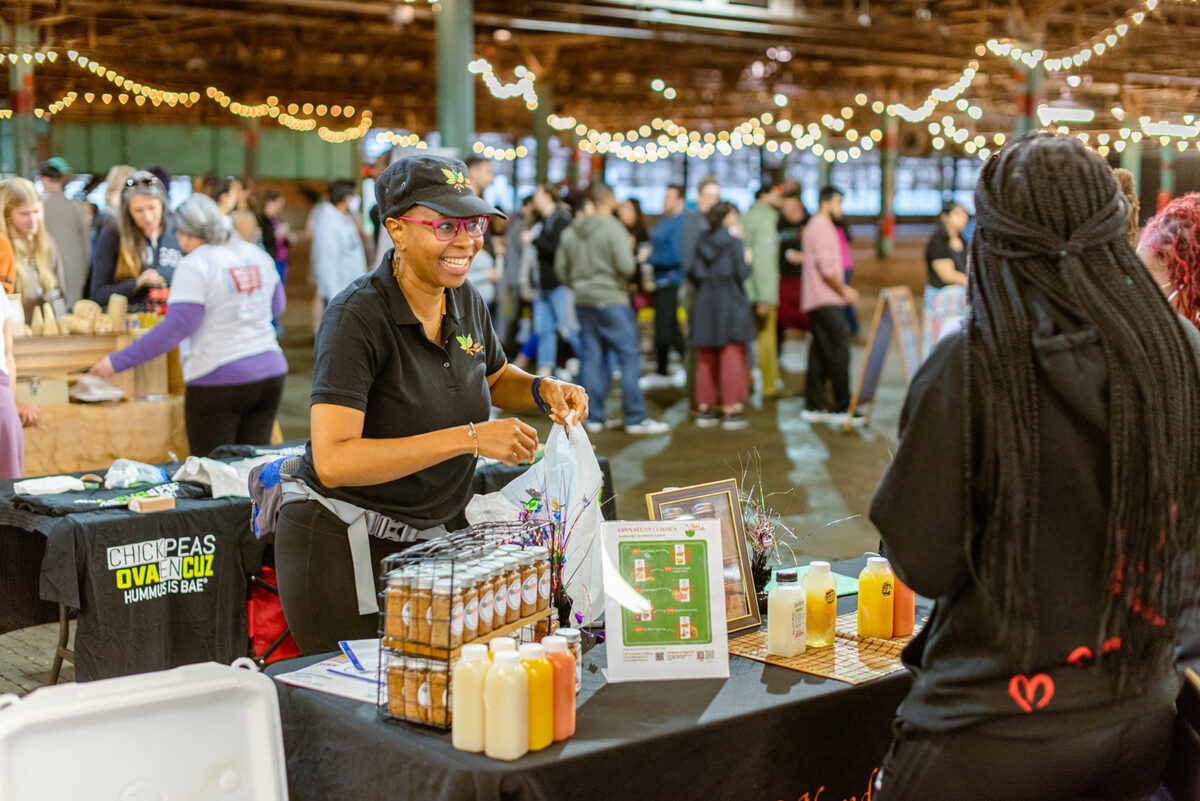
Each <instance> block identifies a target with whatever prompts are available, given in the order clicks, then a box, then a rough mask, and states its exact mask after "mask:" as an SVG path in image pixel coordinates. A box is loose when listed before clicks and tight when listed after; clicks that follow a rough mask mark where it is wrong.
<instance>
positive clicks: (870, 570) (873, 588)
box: [858, 556, 896, 640]
mask: <svg viewBox="0 0 1200 801" xmlns="http://www.w3.org/2000/svg"><path fill="white" fill-rule="evenodd" d="M895 581H896V577H895V576H893V575H892V568H891V566H890V565H889V564H888V560H886V559H884V558H883V557H882V556H872V557H869V558H868V559H867V566H866V567H864V568H863V571H862V572H861V573H859V574H858V636H860V637H878V638H880V639H884V640H888V639H891V637H892V593H893V590H894V587H895Z"/></svg>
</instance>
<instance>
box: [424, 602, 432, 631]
mask: <svg viewBox="0 0 1200 801" xmlns="http://www.w3.org/2000/svg"><path fill="white" fill-rule="evenodd" d="M425 622H426V623H428V624H429V625H430V626H432V625H433V604H430V605H429V606H427V607H425Z"/></svg>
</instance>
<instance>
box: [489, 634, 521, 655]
mask: <svg viewBox="0 0 1200 801" xmlns="http://www.w3.org/2000/svg"><path fill="white" fill-rule="evenodd" d="M488 647H489V648H491V650H492V653H493V654H499V653H501V652H503V651H516V650H517V641H516V640H514V639H513V638H512V637H496V638H494V639H493V640H492V641H491V643H489V644H488Z"/></svg>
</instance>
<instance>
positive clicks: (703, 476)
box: [0, 236, 925, 695]
mask: <svg viewBox="0 0 1200 801" xmlns="http://www.w3.org/2000/svg"><path fill="white" fill-rule="evenodd" d="M869 246H870V243H869V242H867V241H865V240H863V239H861V238H860V240H859V242H858V243H856V247H855V248H854V251H853V253H854V261H855V279H854V283H855V285H856V286H857V287H859V290H860V292H861V293H862V300H861V302H860V303H859V317H860V319H861V320H862V321H863V326H864V332H863V335H864V336H865V334H866V331H865V328H866V326H867V325H868V324H869V323H870V320H871V315H872V313H873V310H874V307H875V302H876V298H877V296H878V290H879V289H880V288H881V287H885V286H892V285H896V284H905V285H908V286H910V287H911V288H912V289H913V290H914V293H919V291H920V289H921V287H922V286H923V284H924V272H925V268H924V263H923V260H922V257H921V251H922V248H923V246H924V239H923V236H910V237H907V238H903V239H901V240H900V241H898V242H897V247H896V252H895V253H894V254H893V256H892V257H891V258H889V259H886V260H884V259H877V258H875V257H874V254H873V253H871V252H870V251H869ZM918 297H919V295H918ZM310 299H311V289H309V288H308V287H306V286H298V287H289V300H290V303H289V308H288V310H287V312H286V314H285V317H284V327H285V335H284V336H283V338H282V343H283V346H284V350H285V353H286V355H287V358H288V362H289V364H290V368H291V369H290V373H289V375H288V380H287V386H286V389H285V393H284V399H283V404H282V406H281V408H280V412H279V423H280V426H281V428H282V429H283V433H284V436H285V438H288V439H298V438H304V437H307V436H308V394H309V387H310V382H311V377H312V334H311V316H310V311H309V309H310ZM806 347H807V345H806V343H805V342H804V341H803V340H800V339H795V340H789V341H788V342H786V343H785V348H784V353H783V354H782V356H781V362H782V367H783V368H784V371H783V372H784V374H783V379H784V383H785V387H786V391H785V393H784V397H782V398H781V399H779V400H771V401H766V402H764V401H763V400H762V398H761V397H760V396H758V395H755V396H754V397H753V398H752V399H751V404H750V407H751V408H749V409H747V418H748V419H749V422H750V427H749V428H748V429H746V430H744V431H738V432H727V431H722V430H721V429H699V428H696V426H695V425H694V424H693V423H692V422H691V421H690V420H689V419H688V416H687V410H688V403H687V398H686V397H685V394H684V391H683V390H681V389H667V390H656V391H652V392H649V393H647V394H646V400H647V405H648V407H649V412H650V415H651V416H652V417H654V418H656V419H659V420H663V421H665V422H667V423H669V424H670V427H671V428H670V430H669V431H668V432H667V433H666V434H663V435H661V436H654V437H634V436H630V435H628V434H625V433H624V432H621V431H606V432H603V433H600V434H596V435H594V436H593V437H592V443H593V445H594V446H595V448H596V451H597V453H600V454H602V455H604V456H607V457H608V459H609V460H610V463H611V465H612V471H613V480H614V484H615V489H616V501H617V512H618V516H619V517H621V518H622V519H629V520H637V519H646V518H647V517H648V516H649V515H648V514H647V511H646V500H645V496H646V494H647V493H650V492H657V491H658V490H661V489H664V488H666V487H683V486H689V485H693V484H702V483H706V482H710V481H719V480H721V479H726V478H734V479H737V480H738V481H739V482H743V481H744V486H745V487H746V488H749V487H750V486H752V485H754V484H756V483H758V477H757V476H758V470H757V469H750V470H749V471H747V468H746V464H747V462H748V461H750V460H751V459H757V464H758V465H760V467H761V483H762V490H763V492H764V493H765V494H766V496H767V499H768V505H769V506H770V507H771V508H772V509H773V510H774V511H775V512H776V513H778V514H779V515H780V517H781V520H782V523H783V524H784V525H785V526H786V527H787V529H788V530H789V531H790V532H792V534H783V536H782V541H783V544H784V545H785V546H786V547H784V548H781V556H782V559H783V561H784V563H786V564H793V563H796V562H799V563H801V564H804V563H807V562H808V561H809V560H810V559H818V558H821V559H830V560H833V559H844V558H848V557H853V556H858V555H861V554H862V553H863V552H864V551H869V550H874V549H875V548H876V547H877V545H878V541H879V537H878V533H877V532H876V531H875V529H874V527H873V526H872V525H871V524H870V522H869V521H868V520H867V519H866V514H867V509H868V506H869V504H870V500H871V495H872V493H873V492H874V490H875V486H876V484H877V483H878V482H879V478H880V476H881V475H882V474H883V472H884V470H885V469H886V467H887V465H888V462H889V461H890V460H891V452H892V447H893V443H894V440H895V434H896V425H897V420H898V418H899V414H900V408H901V406H902V405H903V402H904V394H905V388H906V385H905V378H904V371H903V366H902V364H901V361H900V356H899V354H898V353H897V352H895V349H894V348H893V349H892V350H891V351H889V354H888V358H887V362H886V365H885V367H884V371H883V376H882V379H881V382H880V387H879V390H878V391H877V394H876V401H875V404H874V409H872V410H871V411H872V420H871V423H870V425H868V426H865V427H863V428H861V429H858V430H856V431H854V432H853V433H850V434H844V433H842V431H841V430H840V428H838V429H835V428H834V427H832V426H830V425H827V424H823V423H817V424H809V423H807V422H805V421H804V420H803V419H802V418H801V416H800V413H801V410H802V409H803V407H804V402H803V398H802V395H803V386H804V375H803V370H804V365H805V363H806V359H807V357H806ZM861 356H862V347H861V344H859V345H856V346H855V347H854V348H853V352H852V358H851V368H850V376H851V382H852V383H853V381H854V380H856V379H857V376H858V369H859V364H860V359H861ZM618 398H619V394H618V392H617V391H616V388H615V387H614V391H613V394H612V395H611V396H610V398H609V404H610V405H612V407H614V408H615V407H616V406H619V401H618ZM522 419H525V420H526V421H527V422H529V423H530V424H531V425H533V426H534V427H535V428H537V429H538V432H539V435H540V437H541V439H542V440H543V441H544V440H545V438H546V437H547V436H548V435H549V433H550V423H549V421H548V420H547V419H546V418H545V417H540V416H538V415H537V414H533V415H522ZM56 632H57V624H48V625H45V626H35V627H32V628H28V629H24V630H21V631H15V632H10V633H8V634H4V635H0V694H3V693H8V692H12V693H16V694H18V695H22V694H24V693H27V692H29V691H30V690H32V689H34V688H36V687H38V686H40V685H42V684H43V683H45V682H46V681H47V680H48V677H49V671H50V662H51V655H52V654H53V651H54V645H55V641H56ZM73 678H74V671H73V669H72V667H71V666H70V665H67V666H65V667H64V670H63V675H62V678H61V681H71V680H73Z"/></svg>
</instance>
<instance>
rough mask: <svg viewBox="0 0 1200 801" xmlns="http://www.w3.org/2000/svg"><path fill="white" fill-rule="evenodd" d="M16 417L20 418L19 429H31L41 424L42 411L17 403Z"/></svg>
mask: <svg viewBox="0 0 1200 801" xmlns="http://www.w3.org/2000/svg"><path fill="white" fill-rule="evenodd" d="M17 417H19V418H21V428H32V427H33V426H36V425H37V424H38V423H40V422H42V410H41V409H40V408H38V407H37V406H33V405H30V404H25V403H18V404H17Z"/></svg>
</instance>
